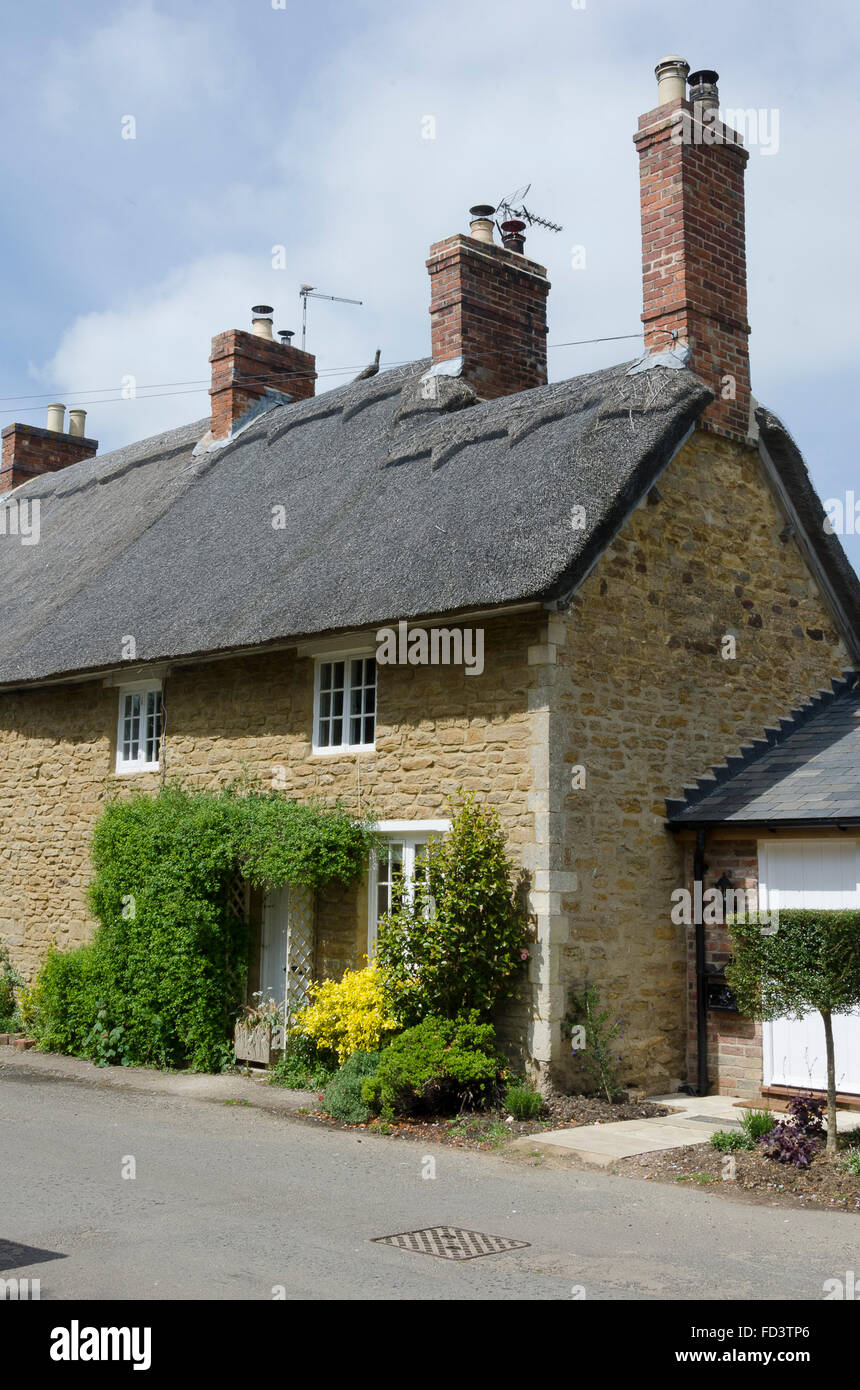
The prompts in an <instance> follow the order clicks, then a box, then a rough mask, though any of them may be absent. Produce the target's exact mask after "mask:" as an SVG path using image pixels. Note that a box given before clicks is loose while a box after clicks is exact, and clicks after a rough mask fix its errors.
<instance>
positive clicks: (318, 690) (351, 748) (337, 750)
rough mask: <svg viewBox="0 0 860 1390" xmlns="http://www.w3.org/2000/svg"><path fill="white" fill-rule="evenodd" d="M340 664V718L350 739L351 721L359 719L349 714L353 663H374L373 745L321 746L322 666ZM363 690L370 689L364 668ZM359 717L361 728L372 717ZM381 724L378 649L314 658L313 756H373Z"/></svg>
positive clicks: (335, 652) (349, 651)
mask: <svg viewBox="0 0 860 1390" xmlns="http://www.w3.org/2000/svg"><path fill="white" fill-rule="evenodd" d="M341 661H342V662H343V665H344V687H343V714H342V716H341V718H342V720H343V726H344V728H343V730H342V733H346V734H347V735H348V734H349V732H350V725H351V721H352V719H353V718H355V717H356V716H354V715H352V714H351V713H350V712H349V705H350V703H351V696H352V691H353V685H352V663H353V661H361V662H362V663H363V662H365V661H372V662H373V665H374V673H375V677H376V678H375V681H374V686H373V689H374V702H373V705H374V708H373V742H372V743H348V742H341V743H334V744H321V743H320V742H319V723H320V717H321V716H320V704H321V696H322V669H323V666H330V665H335V664H336V663H337V662H341ZM356 688H357V687H356ZM361 689H362V690H365V689H367V686H366V684H365V681H364V668H363V667H362V683H361ZM359 717H360V718H361V720H362V724H363V722H364V720H365V719H366V718H368V717H369V716H368V715H366V714H362V715H360V716H359ZM378 724H379V665H378V664H377V661H376V648H375V647H357V648H352V649H350V650H348V651H332V652H325V653H321V654H320V655H319V656H316V657H315V658H314V709H313V729H312V731H311V750H312V752H313V754H314V755H315V756H316V755H319V756H320V757H332V756H335V757H337V756H339V755H341V754H343V753H373V752H375V751H376V731H377V727H378Z"/></svg>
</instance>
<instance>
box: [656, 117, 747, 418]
mask: <svg viewBox="0 0 860 1390" xmlns="http://www.w3.org/2000/svg"><path fill="white" fill-rule="evenodd" d="M679 114H680V115H683V116H684V117H686V119H687V122H688V124H687V125H686V127H685V129H686V132H687V133H688V134H689V136H690V139H689V140H686V139H685V140H683V141H679V140H678V138H677V135H678V132H679V129H680V127H679V123H678V116H679ZM708 135H709V136H710V137H715V143H695V141H696V139H697V138H700V137H701V136H702V127H701V124H700V123H699V122H698V121H697V119H696V117H695V116H694V115H693V108H692V107H691V106H690V104H689V103H687V102H684V103H679V104H676V105H674V106H661V107H658V108H657V110H656V111H650V112H648V114H647V115H645V116H642V117H640V120H639V131H638V133H637V134H636V136H635V137H634V141H635V144H636V147H637V149H638V151H639V162H640V193H641V214H642V276H643V300H644V312H643V314H642V321H643V323H644V324H645V347H646V349H647V350H648V351H654V350H660V349H665V348H668V347H670V346H671V337H670V330H673V329H674V330H675V331H676V332H677V334H678V336H679V338H680V339H681V340H683V341H685V342H688V343H689V345H690V347H691V349H692V353H693V357H692V362H691V366H692V368H693V370H694V371H695V372H697V373H698V374H699V376H701V377H702V378H703V379H704V380H705V382H706V383H707V384H708V386H710V387H711V388H712V390H713V391H714V392H715V394H716V397H717V399H716V400H715V401H714V403H713V404H712V405H710V406H709V407H708V409H707V411H706V413H705V417H704V419H705V421H706V422H707V423H709V424H710V425H711V426H712V427H713V428H714V429H716V430H717V431H719V432H721V433H725V434H728V435H730V436H731V437H733V438H738V439H744V438H745V437H746V435H747V433H748V429H749V411H750V370H749V324H748V322H747V279H746V240H745V230H744V169H745V165H746V161H747V159H748V158H749V155H748V152H747V151H746V150H745V149H744V147H743V144H742V142H741V141H740V137H739V136H738V135H736V133H735V132H734V131H733V130H731V129H729V128H728V127H726V126H724V125H722V124H721V123H719V122H718V123H716V124H715V125H714V126H712V127H709V128H708ZM724 397H725V398H724Z"/></svg>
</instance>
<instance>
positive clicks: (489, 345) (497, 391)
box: [427, 235, 549, 400]
mask: <svg viewBox="0 0 860 1390" xmlns="http://www.w3.org/2000/svg"><path fill="white" fill-rule="evenodd" d="M427 269H428V271H429V274H430V327H431V345H432V356H433V362H434V364H435V363H439V362H450V361H453V360H454V359H455V358H457V357H462V358H463V372H462V375H463V379H464V380H465V381H467V382H468V383H469V385H470V386H473V387H474V389H475V390H476V392H477V393H478V395H479V396H480V397H481V398H482V399H484V400H490V399H492V398H494V397H496V396H509V395H512V394H513V393H514V392H516V391H528V390H529V389H531V388H532V387H534V386H543V385H545V383H546V379H547V374H546V334H547V326H546V301H547V294H548V293H549V281H548V280H547V278H546V271H545V270H544V268H543V266H541V265H538V264H537V263H536V262H535V261H530V260H528V259H527V258H526V257H525V256H521V255H519V254H518V253H517V252H514V251H508V250H506V249H505V248H504V247H501V246H491V245H490V244H489V243H488V242H482V241H477V240H476V239H475V238H474V237H468V236H461V235H458V236H452V237H448V238H447V240H446V241H439V242H436V244H435V245H433V246H431V248H430V258H429V260H428V261H427Z"/></svg>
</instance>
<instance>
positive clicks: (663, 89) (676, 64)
mask: <svg viewBox="0 0 860 1390" xmlns="http://www.w3.org/2000/svg"><path fill="white" fill-rule="evenodd" d="M689 71H690V64H689V63H686V62H685V61H684V59H683V58H679V57H678V54H677V53H670V54H669V55H668V57H666V58H661V59H660V61H659V63H658V64H657V66H656V68H655V69H654V72H655V74H656V76H657V105H658V106H668V105H669V103H670V102H672V103H674V102H677V101H684V100H685V99H686V96H687V74H688V73H689Z"/></svg>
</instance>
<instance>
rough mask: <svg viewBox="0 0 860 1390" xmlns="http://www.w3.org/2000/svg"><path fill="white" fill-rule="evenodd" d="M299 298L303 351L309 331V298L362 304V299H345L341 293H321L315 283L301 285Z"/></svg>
mask: <svg viewBox="0 0 860 1390" xmlns="http://www.w3.org/2000/svg"><path fill="white" fill-rule="evenodd" d="M299 298H300V299H301V301H302V352H304V350H305V339H306V338H307V333H308V300H309V299H331V300H334V302H335V303H337V304H361V303H362V302H363V301H362V300H360V299H344V297H343V295H340V294H319V292H318V291H317V289H316V287H315V286H314V285H300V286H299Z"/></svg>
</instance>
